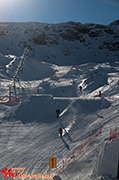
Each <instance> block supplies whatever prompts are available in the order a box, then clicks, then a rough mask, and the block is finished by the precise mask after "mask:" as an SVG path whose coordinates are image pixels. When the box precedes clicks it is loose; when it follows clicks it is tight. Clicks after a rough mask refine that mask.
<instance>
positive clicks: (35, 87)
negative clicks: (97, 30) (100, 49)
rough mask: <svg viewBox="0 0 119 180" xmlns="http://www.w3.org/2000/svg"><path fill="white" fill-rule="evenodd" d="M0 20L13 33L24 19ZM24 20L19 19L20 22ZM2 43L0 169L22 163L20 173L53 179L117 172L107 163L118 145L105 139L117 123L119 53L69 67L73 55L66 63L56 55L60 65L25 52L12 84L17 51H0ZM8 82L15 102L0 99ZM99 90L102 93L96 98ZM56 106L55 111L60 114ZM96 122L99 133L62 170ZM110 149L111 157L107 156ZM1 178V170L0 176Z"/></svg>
mask: <svg viewBox="0 0 119 180" xmlns="http://www.w3.org/2000/svg"><path fill="white" fill-rule="evenodd" d="M2 25H3V26H4V28H6V26H9V28H12V29H13V28H14V32H13V33H15V32H17V28H18V29H19V27H20V28H21V31H22V28H23V24H22V26H20V25H19V23H18V24H17V23H16V25H15V26H13V25H12V23H11V24H9V23H8V24H7V23H3V24H2ZM2 25H1V26H2ZM28 25H29V23H28V24H27V23H26V24H25V23H24V27H25V26H28ZM39 26H40V24H39ZM44 26H46V25H45V24H44ZM49 26H51V27H53V26H54V25H49ZM59 26H60V27H62V26H64V24H62V25H59ZM21 31H19V36H20V33H21ZM11 36H12V35H11ZM6 41H7V39H6ZM4 43H5V42H4ZM6 45H7V46H8V44H6ZM2 48H3V51H4V53H3V51H2V53H1V54H0V87H1V88H0V94H1V95H0V171H1V170H2V169H4V168H8V169H12V168H15V167H16V168H25V171H24V173H25V174H38V173H40V174H43V175H45V174H53V175H54V177H53V178H47V179H53V180H94V179H96V180H101V179H102V180H105V179H108V180H109V179H114V178H115V176H116V175H115V174H116V172H114V171H113V169H112V168H111V166H110V167H109V168H107V167H106V166H107V165H110V163H111V162H112V164H113V168H114V169H117V166H118V161H117V157H118V153H119V148H116V149H115V150H114V151H113V149H114V148H115V147H116V143H117V144H118V139H117V140H114V143H115V145H114V144H113V141H111V142H109V133H110V128H112V129H114V128H115V126H117V127H118V124H119V118H118V117H119V61H118V60H119V56H118V59H117V61H115V60H113V59H112V61H111V62H109V61H107V62H106V61H105V58H104V57H103V56H102V59H101V62H102V61H103V62H102V63H99V61H98V60H99V59H97V60H96V58H95V61H93V64H92V63H90V62H89V63H88V62H87V63H83V61H82V62H81V63H80V65H79V63H78V62H77V65H78V66H72V65H74V64H76V61H75V58H74V59H72V57H70V58H69V60H68V63H66V61H65V60H66V59H61V61H60V63H59V64H57V63H55V62H49V61H48V62H47V61H46V59H45V61H44V59H42V58H41V57H42V55H41V57H39V58H38V57H37V56H36V57H26V60H25V63H24V65H23V72H22V73H21V74H20V81H18V82H16V87H15V88H14V87H13V86H12V85H13V81H12V80H11V78H12V77H13V75H14V73H15V70H16V68H17V67H18V65H19V62H20V55H19V54H20V53H21V54H22V51H21V50H19V49H17V53H14V54H7V53H6V54H5V48H4V47H2ZM16 48H17V47H16ZM42 48H43V49H44V51H45V47H44V46H41V49H40V50H41V51H42V50H43V49H42ZM52 49H53V47H52ZM42 53H43V51H42ZM58 53H59V52H57V54H58ZM110 54H111V53H110ZM117 54H118V52H117ZM100 56H101V55H100ZM111 57H112V54H111V55H110V59H111ZM67 59H68V57H67ZM70 59H72V60H70ZM57 61H58V60H57ZM64 61H65V62H64ZM66 64H67V65H66ZM9 85H10V86H12V96H13V97H16V98H17V99H18V100H19V103H5V102H3V101H2V98H3V97H8V96H9V91H8V90H9ZM80 86H82V92H80V89H79V87H80ZM99 91H101V92H102V97H99ZM57 109H59V110H60V115H59V117H57V115H56V110H57ZM60 127H61V128H62V129H63V137H62V138H60V137H59V128H60ZM100 127H102V132H101V135H99V136H97V138H96V139H95V140H94V141H93V142H92V143H91V144H90V145H89V147H88V148H87V150H86V151H85V152H84V153H82V154H81V156H79V157H77V158H76V160H75V161H74V162H72V163H71V164H70V166H69V167H67V168H65V169H63V162H66V161H67V159H68V158H69V157H71V155H73V152H74V150H75V149H78V148H79V147H80V145H82V144H83V143H84V142H86V141H87V140H88V138H89V137H91V135H93V134H95V133H96V132H97V130H98V129H99V128H100ZM105 144H106V145H105ZM106 154H107V155H106ZM110 154H111V155H112V157H111V159H110V161H108V159H109V156H110ZM113 154H114V156H113ZM50 157H55V158H56V160H57V168H51V169H49V158H50ZM107 161H108V162H107ZM106 162H107V163H106ZM110 168H111V171H110V176H108V175H109V173H108V171H109V170H110ZM114 173H115V174H114ZM4 179H5V178H4V176H3V174H2V173H0V180H4ZM10 179H11V177H8V180H10ZM17 179H20V178H17ZM24 179H29V178H24ZM32 179H34V178H32ZM42 179H44V178H41V180H42Z"/></svg>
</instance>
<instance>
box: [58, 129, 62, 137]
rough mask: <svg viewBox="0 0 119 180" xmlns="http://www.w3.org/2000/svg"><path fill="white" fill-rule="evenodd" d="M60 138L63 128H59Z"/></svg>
mask: <svg viewBox="0 0 119 180" xmlns="http://www.w3.org/2000/svg"><path fill="white" fill-rule="evenodd" d="M59 136H60V137H62V128H59Z"/></svg>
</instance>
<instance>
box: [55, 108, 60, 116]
mask: <svg viewBox="0 0 119 180" xmlns="http://www.w3.org/2000/svg"><path fill="white" fill-rule="evenodd" d="M56 114H57V118H58V117H59V114H60V110H59V109H57V110H56Z"/></svg>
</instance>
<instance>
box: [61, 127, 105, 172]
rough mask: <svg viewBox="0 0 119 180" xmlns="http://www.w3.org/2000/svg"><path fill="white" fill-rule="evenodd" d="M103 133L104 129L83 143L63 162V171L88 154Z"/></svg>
mask: <svg viewBox="0 0 119 180" xmlns="http://www.w3.org/2000/svg"><path fill="white" fill-rule="evenodd" d="M101 132H102V127H101V126H100V128H99V129H98V130H97V131H96V133H94V134H93V135H91V136H89V137H88V138H87V140H86V141H85V142H84V143H82V144H81V145H80V146H79V147H77V148H76V149H74V150H73V152H72V154H71V155H70V156H69V157H68V158H67V159H66V160H65V161H64V160H63V171H64V170H65V169H67V168H68V167H69V166H70V165H71V164H72V163H73V162H74V161H75V160H76V159H78V158H79V157H80V156H81V155H82V154H84V153H85V152H86V150H87V149H88V147H89V146H90V145H91V143H92V142H93V141H94V140H96V139H97V138H98V137H99V136H100V135H101Z"/></svg>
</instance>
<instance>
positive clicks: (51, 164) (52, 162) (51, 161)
mask: <svg viewBox="0 0 119 180" xmlns="http://www.w3.org/2000/svg"><path fill="white" fill-rule="evenodd" d="M49 168H57V165H56V158H55V157H51V158H49Z"/></svg>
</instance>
